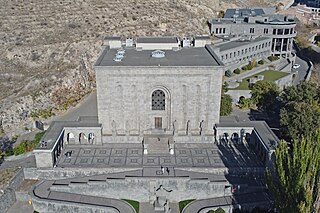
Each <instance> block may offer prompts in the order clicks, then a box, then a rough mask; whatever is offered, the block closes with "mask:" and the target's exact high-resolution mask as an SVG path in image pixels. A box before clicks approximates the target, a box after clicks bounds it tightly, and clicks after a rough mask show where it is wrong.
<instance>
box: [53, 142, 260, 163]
mask: <svg viewBox="0 0 320 213" xmlns="http://www.w3.org/2000/svg"><path fill="white" fill-rule="evenodd" d="M67 153H72V154H71V156H68V154H67ZM57 166H58V167H138V168H139V167H155V166H159V167H160V166H166V167H173V166H174V167H214V168H224V167H260V166H262V164H261V163H260V161H259V160H258V158H257V156H256V155H255V154H254V153H253V152H251V151H250V150H249V149H247V148H246V146H244V145H236V146H235V145H232V146H222V145H219V146H217V145H215V144H176V148H175V154H173V155H170V154H152V155H151V154H148V155H145V154H143V149H142V146H141V145H140V144H107V145H104V146H80V145H67V146H66V148H65V149H64V150H63V152H62V155H61V156H60V158H59V160H58V164H57Z"/></svg>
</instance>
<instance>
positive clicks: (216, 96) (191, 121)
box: [96, 67, 222, 135]
mask: <svg viewBox="0 0 320 213" xmlns="http://www.w3.org/2000/svg"><path fill="white" fill-rule="evenodd" d="M96 77H97V99H98V117H99V123H101V124H102V125H103V130H102V131H103V134H106V135H112V134H113V133H116V134H117V135H126V134H130V135H135V134H143V133H144V131H146V130H150V129H154V128H156V127H155V118H156V117H161V118H162V129H166V130H169V131H173V130H174V129H175V131H177V132H178V134H181V135H184V134H186V131H187V128H189V129H190V130H191V131H193V132H198V133H199V127H200V126H201V123H203V122H204V123H203V127H202V128H203V130H204V132H205V133H206V134H212V129H213V126H214V124H215V123H218V122H219V111H220V94H221V85H222V71H221V70H217V69H214V68H213V67H124V68H121V67H112V68H111V67H99V68H96ZM155 90H161V91H163V92H164V94H165V110H152V93H153V92H154V91H155Z"/></svg>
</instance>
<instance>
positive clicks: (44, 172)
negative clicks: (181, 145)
mask: <svg viewBox="0 0 320 213" xmlns="http://www.w3.org/2000/svg"><path fill="white" fill-rule="evenodd" d="M136 169H137V168H104V169H99V168H96V169H91V168H48V169H40V168H38V169H37V168H24V169H23V172H24V176H25V179H31V180H39V179H46V180H57V179H63V178H73V177H83V176H92V175H100V174H109V173H115V172H124V171H132V170H136Z"/></svg>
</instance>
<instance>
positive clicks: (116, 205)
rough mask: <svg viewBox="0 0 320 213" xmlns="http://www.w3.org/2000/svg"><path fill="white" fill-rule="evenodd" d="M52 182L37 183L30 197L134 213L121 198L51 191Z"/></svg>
mask: <svg viewBox="0 0 320 213" xmlns="http://www.w3.org/2000/svg"><path fill="white" fill-rule="evenodd" d="M53 183H54V181H43V182H41V183H40V184H38V185H37V186H36V188H35V189H33V190H32V194H31V197H32V199H33V200H39V199H40V200H42V201H46V202H48V203H59V202H70V203H74V204H80V205H88V207H90V206H99V209H106V210H113V212H119V213H122V212H123V213H136V211H135V210H134V209H133V207H132V206H131V205H129V204H128V203H127V202H125V201H122V200H118V199H112V198H102V197H95V196H88V195H80V194H72V193H67V192H58V191H51V190H50V187H51V186H52V184H53Z"/></svg>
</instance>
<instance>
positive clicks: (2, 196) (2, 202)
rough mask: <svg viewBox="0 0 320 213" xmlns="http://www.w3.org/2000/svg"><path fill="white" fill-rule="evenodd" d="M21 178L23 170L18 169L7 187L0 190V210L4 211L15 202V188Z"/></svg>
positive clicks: (22, 178)
mask: <svg viewBox="0 0 320 213" xmlns="http://www.w3.org/2000/svg"><path fill="white" fill-rule="evenodd" d="M23 180H24V174H23V170H22V169H20V170H19V171H18V172H17V173H16V175H15V176H14V177H13V178H12V179H11V181H10V183H9V185H8V187H7V188H5V189H4V190H2V191H0V212H6V211H7V210H8V209H9V208H10V207H11V206H12V205H13V204H14V203H15V202H16V195H15V190H16V189H17V188H18V187H19V185H20V184H21V182H22V181H23Z"/></svg>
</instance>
